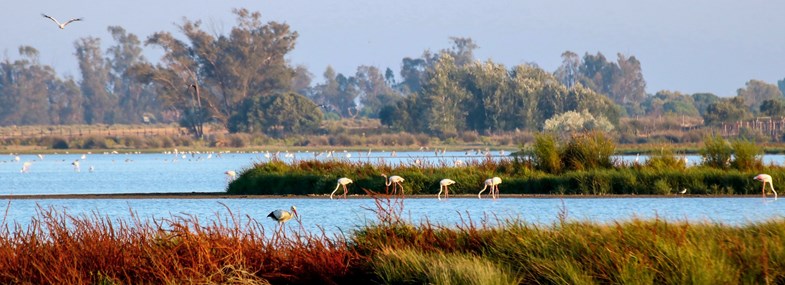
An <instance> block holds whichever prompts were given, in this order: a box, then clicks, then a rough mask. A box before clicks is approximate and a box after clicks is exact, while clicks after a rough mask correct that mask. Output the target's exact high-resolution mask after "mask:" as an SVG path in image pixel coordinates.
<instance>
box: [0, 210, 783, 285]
mask: <svg viewBox="0 0 785 285" xmlns="http://www.w3.org/2000/svg"><path fill="white" fill-rule="evenodd" d="M375 197H376V199H377V201H378V202H377V207H378V208H377V209H375V210H374V211H375V212H376V213H377V214H379V215H381V216H380V219H379V220H380V221H381V222H380V223H377V224H368V225H365V226H361V227H359V228H357V229H356V230H355V231H353V232H351V234H349V235H348V236H326V235H325V234H323V233H322V234H318V233H317V234H311V233H308V232H304V231H303V230H302V227H301V225H300V228H299V229H298V225H296V224H295V225H290V226H291V227H290V229H289V231H287V232H286V234H285V235H284V234H280V233H275V234H272V235H269V234H265V227H264V226H263V225H262V224H261V223H260V222H258V221H256V220H255V219H254V218H252V217H247V218H246V219H242V218H240V217H235V216H233V215H232V214H231V213H230V214H229V217H226V218H223V219H221V218H219V219H217V220H216V221H211V222H201V221H199V220H198V219H196V218H193V217H188V216H185V217H171V218H168V219H163V220H157V221H147V220H142V219H140V218H138V217H134V218H131V219H130V220H129V221H124V220H115V221H112V220H109V219H108V218H106V217H103V216H101V215H100V214H99V213H93V214H92V215H81V216H72V215H68V214H66V213H64V212H61V211H56V210H53V209H51V208H50V209H44V208H40V209H39V212H38V215H37V216H36V217H35V218H33V220H32V223H30V225H29V226H27V227H22V226H19V225H18V224H14V225H9V224H8V223H5V222H4V226H3V227H2V228H0V255H2V256H3V258H2V259H0V283H2V284H20V283H21V284H183V283H199V284H226V283H231V284H426V283H427V284H597V283H600V284H610V283H613V284H615V283H631V284H739V283H742V284H782V283H783V282H785V263H783V262H782V261H783V260H785V220H783V219H782V218H778V219H775V220H771V221H767V222H761V223H755V224H749V225H744V226H727V225H722V224H713V223H708V222H705V223H690V222H672V221H665V220H660V219H656V218H655V219H651V220H639V219H631V220H626V221H618V222H612V223H593V222H588V221H574V220H570V219H569V217H568V215H567V209H564V211H563V213H562V214H561V215H560V219H559V220H558V221H557V222H554V223H553V224H550V225H538V224H529V223H526V222H523V221H519V220H498V219H497V221H496V222H495V223H493V226H491V225H489V223H487V222H480V223H476V222H474V221H473V220H472V218H471V217H469V216H467V217H465V218H464V220H463V221H464V222H463V223H461V224H458V225H454V226H442V225H434V224H431V223H428V222H425V223H423V224H419V225H412V224H410V223H407V222H406V221H405V220H403V219H395V218H393V219H387V220H384V219H381V218H382V217H384V215H387V214H390V213H391V214H392V215H393V216H394V217H400V216H401V215H400V214H401V213H403V212H404V211H405V209H403V207H402V205H403V201H401V200H402V199H403V198H396V197H390V196H375ZM398 203H400V204H398ZM9 205H10V204H9ZM390 205H393V206H392V207H391V208H385V207H390ZM399 205H400V207H399ZM396 213H397V214H396ZM482 220H483V221H489V220H488V219H487V217H486V218H485V219H482Z"/></svg>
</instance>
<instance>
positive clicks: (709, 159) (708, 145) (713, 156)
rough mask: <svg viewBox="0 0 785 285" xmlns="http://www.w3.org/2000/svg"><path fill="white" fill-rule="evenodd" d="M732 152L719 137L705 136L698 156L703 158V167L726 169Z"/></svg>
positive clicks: (726, 143)
mask: <svg viewBox="0 0 785 285" xmlns="http://www.w3.org/2000/svg"><path fill="white" fill-rule="evenodd" d="M732 151H733V149H732V148H731V146H730V145H729V144H728V142H727V141H725V139H723V138H722V137H721V136H719V135H710V136H706V137H705V138H704V139H703V148H702V149H700V154H701V156H702V157H703V165H705V166H708V167H714V168H719V169H727V168H728V167H729V166H730V159H731V152H732Z"/></svg>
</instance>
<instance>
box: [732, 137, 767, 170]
mask: <svg viewBox="0 0 785 285" xmlns="http://www.w3.org/2000/svg"><path fill="white" fill-rule="evenodd" d="M731 146H732V147H733V161H731V167H733V168H734V169H738V170H741V171H747V170H758V169H762V168H763V159H762V158H761V155H762V154H763V150H761V148H760V147H758V146H757V145H755V144H754V143H752V142H750V141H747V140H737V141H734V142H733V143H732V144H731Z"/></svg>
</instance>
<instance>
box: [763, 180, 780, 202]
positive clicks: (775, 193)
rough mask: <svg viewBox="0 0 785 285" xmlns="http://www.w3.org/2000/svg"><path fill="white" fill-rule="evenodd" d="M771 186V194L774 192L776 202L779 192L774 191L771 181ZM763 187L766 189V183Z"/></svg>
mask: <svg viewBox="0 0 785 285" xmlns="http://www.w3.org/2000/svg"><path fill="white" fill-rule="evenodd" d="M769 186H771V192H774V200H777V191H774V183H771V181H769ZM763 187H764V188H765V187H766V183H763Z"/></svg>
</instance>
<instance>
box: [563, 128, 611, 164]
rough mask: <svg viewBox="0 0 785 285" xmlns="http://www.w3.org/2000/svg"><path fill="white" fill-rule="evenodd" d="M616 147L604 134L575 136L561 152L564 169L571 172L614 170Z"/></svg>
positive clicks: (592, 133) (594, 133)
mask: <svg viewBox="0 0 785 285" xmlns="http://www.w3.org/2000/svg"><path fill="white" fill-rule="evenodd" d="M615 150H616V145H615V144H614V143H613V141H611V140H610V138H608V137H606V136H605V134H603V133H602V132H591V133H586V134H579V135H574V136H573V137H572V138H571V139H570V141H569V142H568V143H567V144H566V145H565V146H564V147H563V149H562V150H561V153H562V161H563V163H564V167H565V168H566V169H569V170H588V169H596V168H612V167H613V159H612V158H611V156H612V155H613V153H614V151H615Z"/></svg>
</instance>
